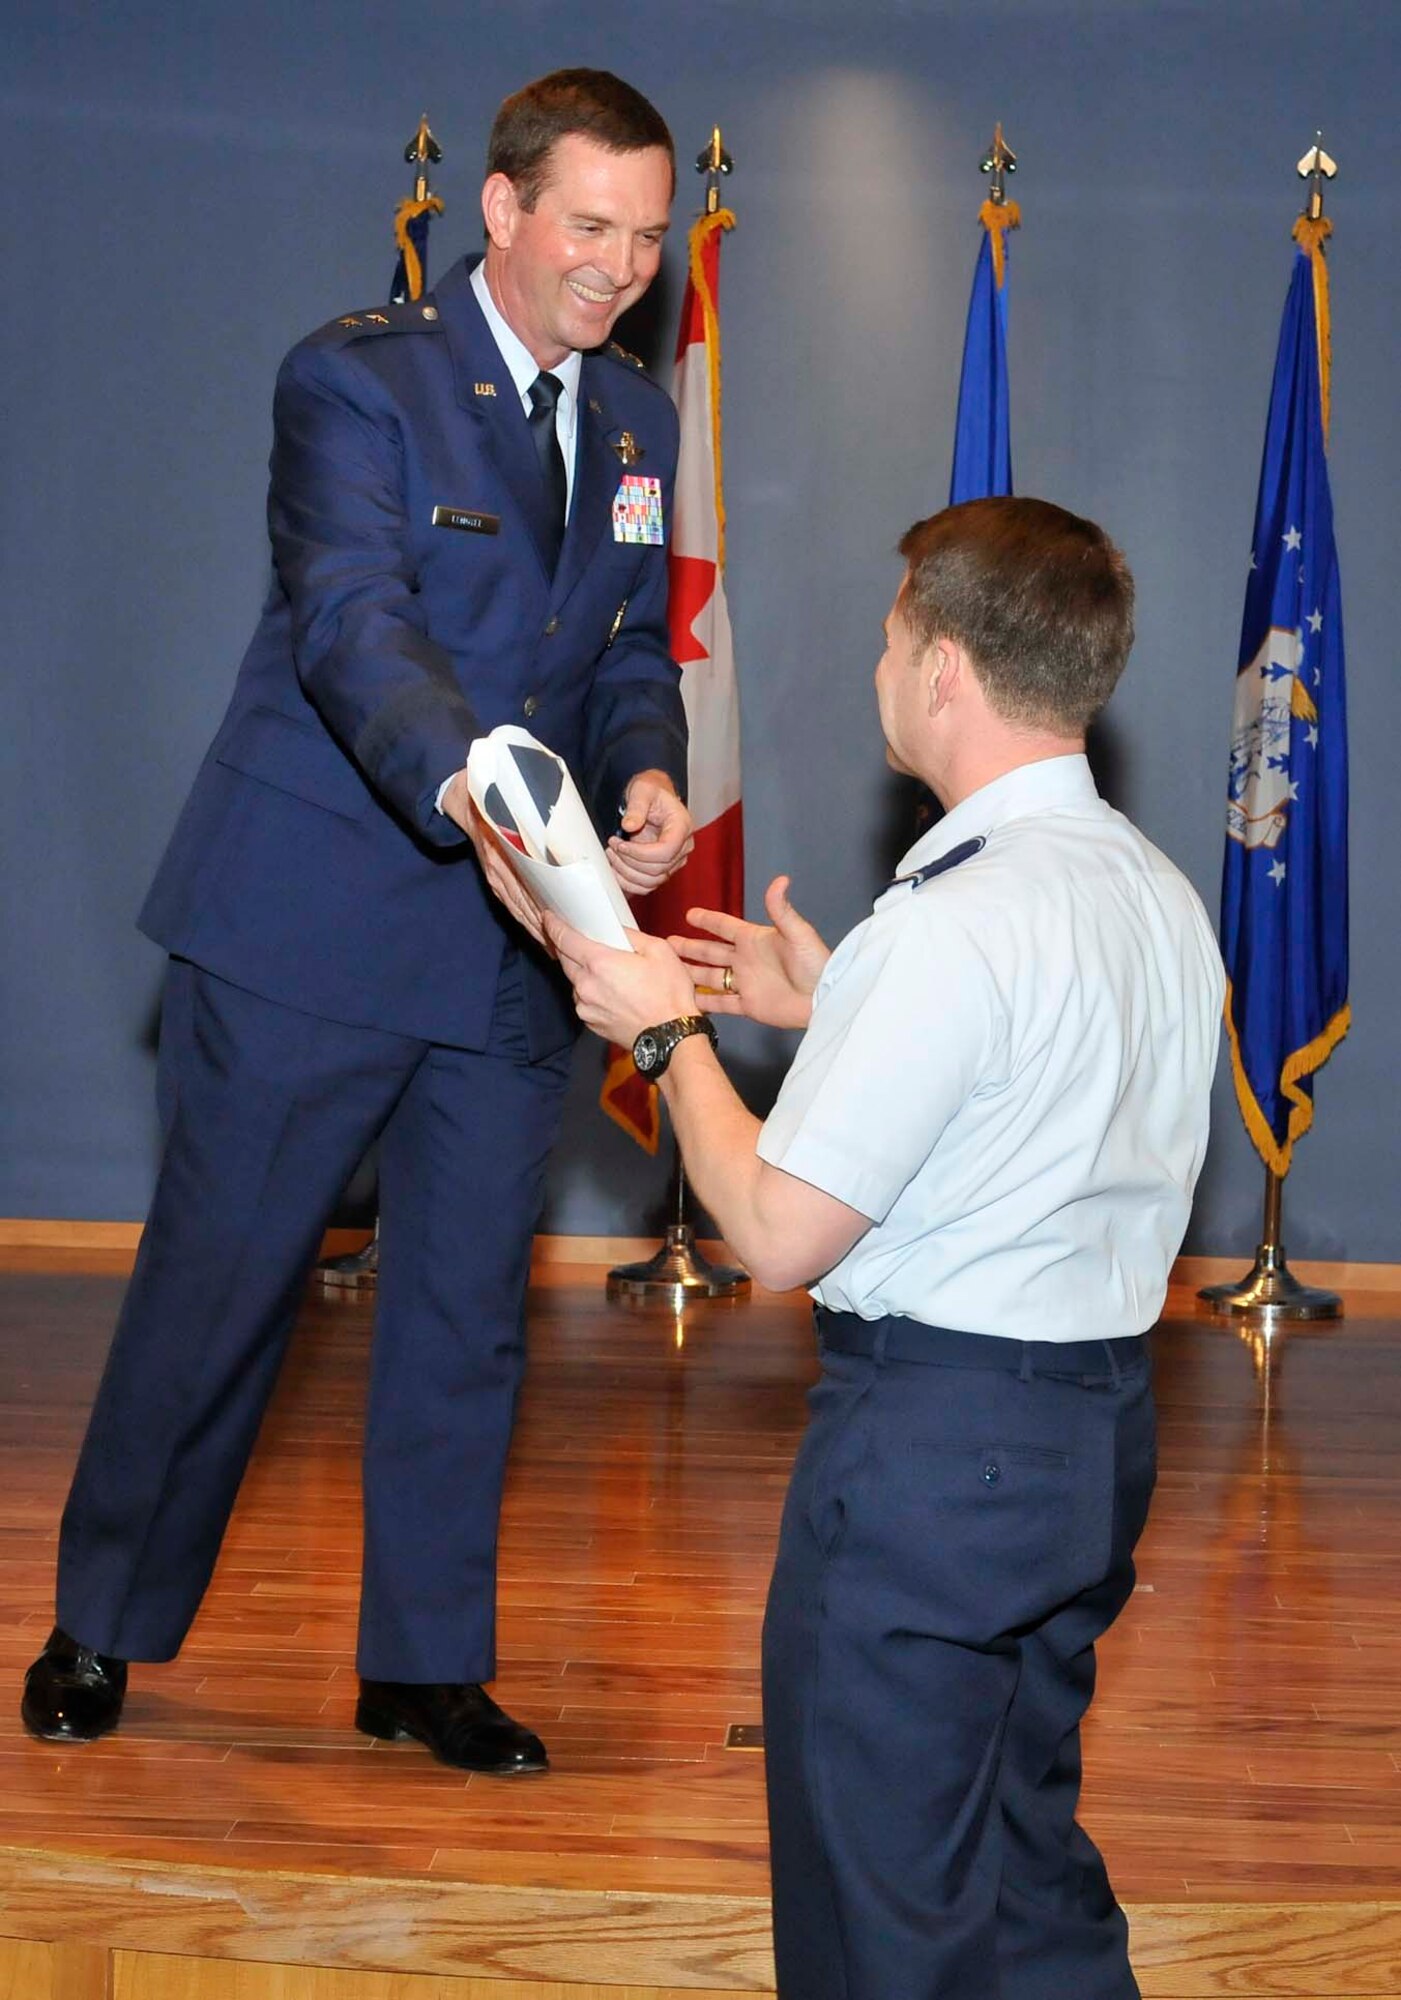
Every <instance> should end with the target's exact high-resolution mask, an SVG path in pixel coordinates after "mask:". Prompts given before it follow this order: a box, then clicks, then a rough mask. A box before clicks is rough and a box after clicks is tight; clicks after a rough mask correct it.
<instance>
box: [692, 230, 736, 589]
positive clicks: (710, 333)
mask: <svg viewBox="0 0 1401 2000" xmlns="http://www.w3.org/2000/svg"><path fill="white" fill-rule="evenodd" d="M734 226H735V217H734V211H733V210H732V209H728V208H717V209H716V210H715V212H714V214H712V215H702V216H698V217H697V219H696V221H695V222H694V223H693V224H692V226H691V236H690V246H689V247H690V263H691V283H692V284H693V285H694V286H695V288H696V297H697V298H698V299H699V300H700V305H701V315H702V317H703V319H704V321H705V358H706V365H707V368H708V370H709V374H710V446H711V451H712V453H713V455H714V459H715V525H716V529H717V534H718V541H717V547H718V551H719V567H720V573H721V575H722V576H723V575H724V571H725V472H724V462H723V450H722V446H721V442H720V314H719V311H718V309H717V307H716V304H715V294H714V293H713V292H712V291H711V289H710V280H709V278H708V277H707V276H706V270H705V264H704V261H703V252H704V250H705V246H706V244H707V243H708V242H709V241H710V239H711V237H712V236H713V235H714V234H715V233H716V231H717V230H722V231H723V230H727V229H733V228H734Z"/></svg>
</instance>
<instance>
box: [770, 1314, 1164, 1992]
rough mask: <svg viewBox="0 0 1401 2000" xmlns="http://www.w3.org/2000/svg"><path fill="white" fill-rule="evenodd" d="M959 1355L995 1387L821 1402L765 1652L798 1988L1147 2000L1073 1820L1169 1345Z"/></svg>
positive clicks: (782, 1941)
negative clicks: (1158, 1352) (1098, 1668)
mask: <svg viewBox="0 0 1401 2000" xmlns="http://www.w3.org/2000/svg"><path fill="white" fill-rule="evenodd" d="M819 1317H820V1316H819ZM882 1325H883V1326H885V1327H891V1326H896V1325H900V1326H904V1327H905V1328H907V1329H908V1327H909V1326H910V1325H911V1323H910V1322H893V1321H886V1322H878V1323H877V1327H878V1328H879V1327H880V1326H882ZM927 1331H928V1332H929V1334H930V1336H931V1341H933V1340H935V1339H936V1338H937V1329H928V1330H927ZM951 1339H952V1340H954V1341H957V1342H960V1343H972V1346H971V1347H968V1346H963V1347H961V1349H960V1351H961V1352H962V1353H964V1354H965V1355H967V1354H970V1353H972V1354H975V1355H976V1354H977V1353H978V1351H979V1350H983V1351H985V1354H986V1357H987V1359H988V1360H989V1361H990V1363H991V1365H980V1366H930V1365H925V1364H923V1363H921V1362H911V1361H906V1360H899V1359H891V1358H889V1357H888V1356H886V1355H884V1354H882V1353H880V1352H879V1351H878V1352H877V1353H875V1354H871V1355H861V1354H855V1353H842V1352H834V1351H830V1350H829V1351H827V1352H825V1353H824V1356H823V1372H822V1377H821V1379H820V1381H819V1383H818V1384H817V1386H816V1388H815V1389H814V1390H813V1392H812V1399H811V1410H812V1415H811V1423H810V1426H809V1429H808V1431H807V1433H806V1435H805V1437H804V1439H803V1443H802V1447H801V1449H800V1451H799V1454H798V1460H797V1464H796V1467H795V1470H794V1475H793V1481H792V1485H791V1488H790V1490H789V1494H788V1498H787V1503H786V1506H785V1511H784V1516H783V1525H782V1531H781V1534H780V1540H779V1550H778V1558H777V1563H776V1567H775V1571H774V1577H773V1583H772V1587H771V1592H770V1596H769V1603H768V1612H767V1617H766V1621H765V1628H764V1663H763V1664H764V1729H765V1748H766V1758H767V1772H768V1790H769V1818H770V1831H771V1844H772V1858H773V1886H774V1938H775V1953H776V1960H777V1967H778V1990H779V1993H780V1995H781V1996H782V2000H1135V1996H1136V1995H1137V1993H1138V1987H1137V1984H1136V1983H1135V1981H1134V1977H1133V1974H1132V1972H1131V1971H1130V1969H1129V1961H1128V1952H1127V1926H1126V1923H1125V1919H1124V1916H1123V1913H1122V1911H1121V1910H1120V1909H1119V1906H1118V1904H1117V1903H1116V1901H1115V1898H1114V1895H1113V1892H1112V1890H1111V1888H1110V1886H1109V1880H1108V1877H1107V1875H1106V1872H1105V1869H1104V1864H1103V1862H1102V1861H1101V1859H1100V1856H1099V1853H1098V1851H1097V1849H1096V1848H1095V1846H1094V1844H1093V1842H1092V1841H1091V1840H1090V1839H1089V1837H1088V1835H1086V1834H1085V1832H1084V1831H1083V1829H1082V1828H1081V1827H1080V1826H1079V1824H1078V1823H1077V1821H1076V1817H1075V1814H1076V1807H1077V1803H1078V1798H1079V1790H1080V1740H1079V1729H1080V1721H1081V1718H1082V1716H1083V1714H1084V1712H1085V1709H1086V1708H1087V1707H1088V1705H1089V1701H1090V1697H1091V1695H1092V1693H1093V1690H1094V1672H1095V1667H1094V1645H1095V1641H1096V1639H1098V1638H1099V1637H1100V1635H1101V1634H1102V1633H1103V1632H1104V1631H1105V1630H1106V1629H1107V1627H1108V1626H1109V1625H1110V1624H1111V1623H1112V1622H1113V1620H1114V1618H1115V1617H1116V1616H1117V1614H1118V1612H1119V1610H1120V1609H1121V1608H1122V1606H1123V1604H1124V1603H1125V1601H1126V1600H1127V1598H1128V1596H1129V1593H1130V1592H1131V1590H1132V1588H1133V1581H1134V1568H1133V1548H1134V1544H1135V1543H1136V1541H1137V1539H1138V1536H1139V1533H1140V1531H1141V1529H1142V1527H1143V1523H1144V1520H1145V1518H1146V1515H1147V1509H1148V1501H1149V1497H1150V1494H1151V1492H1152V1487H1153V1480H1154V1472H1155V1429H1154V1416H1153V1405H1152V1392H1151V1387H1150V1382H1149V1373H1148V1362H1147V1355H1146V1348H1145V1343H1144V1342H1142V1341H1138V1340H1134V1341H1128V1342H1115V1343H1112V1344H1106V1343H1103V1342H1098V1343H1093V1344H1092V1345H1093V1350H1094V1351H1093V1352H1087V1351H1086V1350H1087V1345H1088V1344H1086V1343H1075V1344H1074V1347H1073V1349H1072V1350H1057V1349H1056V1348H1055V1347H1054V1346H1052V1345H1051V1344H1049V1343H1023V1342H1019V1341H1011V1340H1008V1341H993V1340H991V1339H987V1338H980V1337H979V1336H977V1335H961V1336H951ZM877 1344H878V1345H879V1343H877ZM1096 1356H1097V1358H1096Z"/></svg>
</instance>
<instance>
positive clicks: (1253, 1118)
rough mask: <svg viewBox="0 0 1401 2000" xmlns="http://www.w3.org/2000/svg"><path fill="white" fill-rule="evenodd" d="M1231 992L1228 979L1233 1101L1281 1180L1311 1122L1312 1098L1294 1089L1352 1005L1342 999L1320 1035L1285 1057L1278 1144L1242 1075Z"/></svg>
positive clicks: (1333, 1042) (1339, 1031)
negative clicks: (1282, 1133) (1285, 1102)
mask: <svg viewBox="0 0 1401 2000" xmlns="http://www.w3.org/2000/svg"><path fill="white" fill-rule="evenodd" d="M1234 995H1235V987H1234V985H1233V983H1232V982H1231V981H1230V980H1229V979H1228V980H1227V981H1226V1034H1227V1036H1228V1037H1229V1040H1230V1044H1231V1074H1232V1077H1233V1078H1234V1081H1235V1086H1236V1103H1237V1104H1238V1105H1239V1107H1240V1115H1241V1117H1242V1119H1243V1120H1244V1121H1245V1129H1246V1131H1247V1132H1248V1133H1249V1134H1250V1138H1251V1142H1252V1144H1253V1145H1254V1147H1255V1150H1256V1152H1257V1153H1258V1154H1259V1155H1260V1158H1261V1159H1262V1160H1263V1161H1264V1163H1265V1165H1266V1166H1267V1167H1268V1168H1269V1170H1270V1172H1271V1173H1272V1174H1276V1175H1277V1176H1278V1177H1279V1179H1280V1180H1283V1179H1284V1176H1285V1175H1286V1174H1287V1173H1288V1172H1289V1167H1290V1162H1291V1159H1292V1156H1293V1152H1294V1141H1295V1140H1296V1139H1301V1138H1302V1137H1303V1135H1304V1133H1305V1132H1307V1131H1308V1129H1309V1127H1310V1125H1312V1123H1313V1099H1312V1098H1311V1097H1310V1096H1309V1095H1308V1093H1307V1091H1303V1090H1300V1089H1298V1088H1297V1085H1298V1084H1299V1082H1300V1081H1301V1080H1302V1079H1303V1078H1304V1077H1306V1076H1312V1074H1313V1073H1314V1071H1315V1070H1318V1069H1322V1067H1323V1065H1324V1063H1326V1062H1327V1060H1328V1058H1329V1056H1331V1055H1332V1053H1333V1051H1334V1049H1335V1048H1336V1047H1337V1046H1338V1044H1339V1042H1340V1041H1341V1040H1342V1039H1343V1036H1344V1035H1345V1034H1346V1033H1347V1031H1348V1029H1349V1028H1350V1027H1351V1026H1352V1008H1351V1006H1349V1005H1348V1004H1347V1003H1346V1002H1344V1004H1343V1005H1342V1006H1341V1007H1340V1008H1339V1009H1338V1011H1337V1013H1336V1014H1335V1015H1334V1016H1333V1018H1332V1020H1331V1021H1330V1022H1329V1023H1328V1025H1327V1027H1325V1028H1324V1029H1323V1031H1322V1033H1321V1034H1317V1035H1315V1036H1314V1038H1313V1040H1312V1041H1311V1042H1306V1043H1305V1044H1304V1046H1303V1048H1301V1049H1296V1050H1295V1051H1294V1053H1293V1055H1292V1056H1289V1057H1287V1058H1286V1059H1285V1063H1284V1067H1283V1069H1282V1070H1281V1071H1280V1076H1279V1085H1280V1089H1281V1090H1282V1091H1283V1093H1284V1095H1285V1096H1286V1097H1287V1098H1288V1099H1289V1104H1290V1111H1289V1131H1288V1134H1287V1136H1286V1137H1285V1140H1284V1143H1283V1145H1281V1144H1280V1143H1279V1141H1278V1140H1277V1139H1276V1138H1275V1135H1274V1133H1273V1131H1272V1130H1271V1128H1270V1122H1269V1120H1268V1119H1267V1118H1266V1116H1265V1114H1264V1112H1263V1111H1262V1110H1261V1109H1260V1106H1259V1103H1258V1102H1257V1100H1256V1096H1255V1092H1254V1091H1253V1090H1252V1089H1251V1087H1250V1079H1249V1078H1248V1077H1247V1076H1246V1073H1245V1065H1244V1063H1243V1062H1242V1061H1241V1053H1240V1040H1239V1038H1238V1036H1237V1034H1236V1024H1235V1019H1234V1014H1233V1010H1232V1000H1233V998H1234Z"/></svg>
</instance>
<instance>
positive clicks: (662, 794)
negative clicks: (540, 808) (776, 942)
mask: <svg viewBox="0 0 1401 2000" xmlns="http://www.w3.org/2000/svg"><path fill="white" fill-rule="evenodd" d="M695 844H696V843H695V840H694V838H693V836H692V833H691V815H690V814H689V813H688V812H687V810H686V808H685V806H683V805H682V803H681V801H680V799H678V798H677V796H676V787H675V786H674V785H673V784H672V782H671V779H670V778H669V777H668V776H667V774H666V772H665V771H639V772H638V774H637V776H636V777H635V778H634V779H632V781H631V783H630V784H629V785H628V791H627V802H626V804H625V805H624V808H623V817H622V821H621V823H620V826H619V830H618V832H617V833H615V834H614V835H613V837H612V838H611V840H610V841H609V842H608V865H609V866H610V867H611V869H612V870H613V873H614V874H615V875H616V876H617V878H618V886H619V888H620V889H621V890H622V892H623V894H624V895H625V896H650V895H651V893H652V891H653V890H654V889H656V888H658V887H660V885H661V884H662V883H663V882H665V880H666V879H667V877H668V875H674V874H675V873H676V871H677V869H678V868H679V867H680V866H681V864H682V862H683V861H684V860H685V859H686V856H687V855H688V854H689V853H690V851H691V849H692V848H693V847H694V846H695ZM646 1025H647V1023H646V1022H644V1023H643V1026H644V1027H645V1026H646Z"/></svg>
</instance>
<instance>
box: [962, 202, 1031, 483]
mask: <svg viewBox="0 0 1401 2000" xmlns="http://www.w3.org/2000/svg"><path fill="white" fill-rule="evenodd" d="M1020 219H1021V217H1020V212H1019V210H1018V208H1017V204H1016V203H1015V202H1003V203H1000V204H995V203H993V202H984V204H983V209H982V213H981V215H980V217H979V220H980V221H981V222H982V224H983V240H982V244H981V246H980V248H979V250H978V261H977V264H976V265H975V266H974V270H973V293H972V297H971V298H970V299H969V301H968V326H967V329H966V331H965V333H964V336H963V369H962V373H961V374H960V376H959V380H958V427H957V429H956V431H955V433H954V445H953V478H952V480H951V481H950V483H949V505H950V506H951V507H953V506H957V504H958V502H959V501H960V500H983V499H986V498H987V496H988V495H989V494H992V493H1010V492H1011V490H1012V446H1011V433H1010V429H1009V424H1008V410H1007V231H1008V230H1009V229H1015V228H1016V226H1017V224H1018V222H1019V221H1020Z"/></svg>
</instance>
